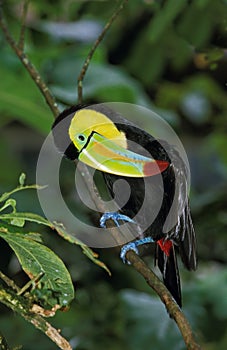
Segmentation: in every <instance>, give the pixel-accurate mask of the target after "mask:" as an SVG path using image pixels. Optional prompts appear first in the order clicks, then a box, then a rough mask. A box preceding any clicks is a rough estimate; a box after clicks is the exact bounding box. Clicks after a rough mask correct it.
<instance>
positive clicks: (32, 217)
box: [0, 213, 111, 275]
mask: <svg viewBox="0 0 227 350" xmlns="http://www.w3.org/2000/svg"><path fill="white" fill-rule="evenodd" d="M0 219H1V220H7V221H10V222H11V220H24V221H30V222H34V223H36V224H41V225H45V226H48V227H50V228H51V229H55V230H56V231H57V232H58V234H59V235H60V236H61V237H63V238H64V239H65V240H66V241H68V242H70V243H73V244H76V245H78V246H80V247H81V249H82V250H83V253H84V254H85V255H86V256H87V257H88V258H89V259H90V260H92V261H93V262H94V263H95V264H96V265H98V266H100V267H101V268H103V269H104V270H106V271H107V272H108V274H109V275H111V272H110V270H109V269H108V267H107V266H106V265H105V264H104V263H103V262H102V261H100V260H99V259H98V258H97V254H96V253H95V252H93V250H92V249H91V248H89V247H88V246H87V245H86V244H84V243H83V242H81V241H80V240H79V239H77V238H76V237H74V236H72V235H70V233H68V232H67V231H66V230H65V229H64V226H63V225H61V224H59V223H52V222H50V221H48V220H47V219H45V218H43V217H42V216H40V215H38V214H34V213H9V214H2V215H0Z"/></svg>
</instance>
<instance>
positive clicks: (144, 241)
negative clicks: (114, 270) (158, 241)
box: [120, 237, 154, 265]
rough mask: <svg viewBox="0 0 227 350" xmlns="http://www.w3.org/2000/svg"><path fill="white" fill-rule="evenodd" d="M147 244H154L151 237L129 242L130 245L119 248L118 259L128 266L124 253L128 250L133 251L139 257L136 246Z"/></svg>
mask: <svg viewBox="0 0 227 350" xmlns="http://www.w3.org/2000/svg"><path fill="white" fill-rule="evenodd" d="M147 243H154V240H153V238H152V237H145V238H142V239H138V240H137V241H135V242H130V243H127V244H125V245H124V246H123V247H122V248H121V253H120V257H121V259H122V260H123V263H127V264H129V265H130V262H129V261H127V259H126V257H125V256H126V253H127V252H128V251H129V250H134V252H135V253H136V254H137V255H139V250H138V248H137V247H138V246H139V245H143V244H147Z"/></svg>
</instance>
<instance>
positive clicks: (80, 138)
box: [77, 134, 86, 142]
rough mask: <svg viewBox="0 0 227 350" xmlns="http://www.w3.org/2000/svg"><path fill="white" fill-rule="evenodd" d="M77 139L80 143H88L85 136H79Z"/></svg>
mask: <svg viewBox="0 0 227 350" xmlns="http://www.w3.org/2000/svg"><path fill="white" fill-rule="evenodd" d="M77 139H78V141H80V142H84V141H86V136H85V135H83V134H79V135H78V136H77Z"/></svg>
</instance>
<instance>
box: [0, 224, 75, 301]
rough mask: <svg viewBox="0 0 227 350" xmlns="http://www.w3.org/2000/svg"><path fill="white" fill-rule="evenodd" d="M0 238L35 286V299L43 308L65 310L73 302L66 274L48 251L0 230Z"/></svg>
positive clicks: (16, 234)
mask: <svg viewBox="0 0 227 350" xmlns="http://www.w3.org/2000/svg"><path fill="white" fill-rule="evenodd" d="M0 237H2V238H3V239H4V240H5V241H6V242H7V243H8V244H9V245H10V247H11V248H12V249H13V250H14V252H15V254H16V255H17V257H18V260H19V261H20V263H21V266H22V268H23V270H24V271H25V272H26V273H27V275H28V276H29V277H30V278H31V279H33V278H36V277H38V276H39V275H40V274H43V276H42V277H41V279H40V281H39V283H38V287H39V288H38V291H39V293H38V298H39V299H41V302H42V303H43V304H44V306H46V307H47V306H50V307H53V306H55V305H56V304H59V305H60V306H66V305H68V304H69V302H70V301H71V300H72V299H73V298H74V289H73V285H72V281H71V277H70V274H69V272H68V270H67V269H66V267H65V265H64V263H63V262H62V260H61V259H60V258H59V257H58V256H57V255H56V254H55V253H54V252H53V251H51V250H50V249H49V248H47V247H46V246H44V245H42V244H40V243H38V242H36V241H34V240H33V239H31V238H29V237H26V236H24V235H22V234H20V233H15V232H13V233H12V232H10V231H9V230H7V229H6V228H0Z"/></svg>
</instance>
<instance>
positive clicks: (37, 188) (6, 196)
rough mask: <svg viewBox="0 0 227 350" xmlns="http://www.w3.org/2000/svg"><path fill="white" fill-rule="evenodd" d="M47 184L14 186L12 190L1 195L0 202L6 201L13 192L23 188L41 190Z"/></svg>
mask: <svg viewBox="0 0 227 350" xmlns="http://www.w3.org/2000/svg"><path fill="white" fill-rule="evenodd" d="M45 187H46V186H39V185H27V186H18V187H16V188H14V189H13V190H12V191H10V192H5V193H3V194H2V195H1V196H0V202H4V201H5V200H7V199H8V198H9V197H10V196H12V194H13V193H15V192H18V191H22V190H31V189H35V190H41V189H43V188H45Z"/></svg>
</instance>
